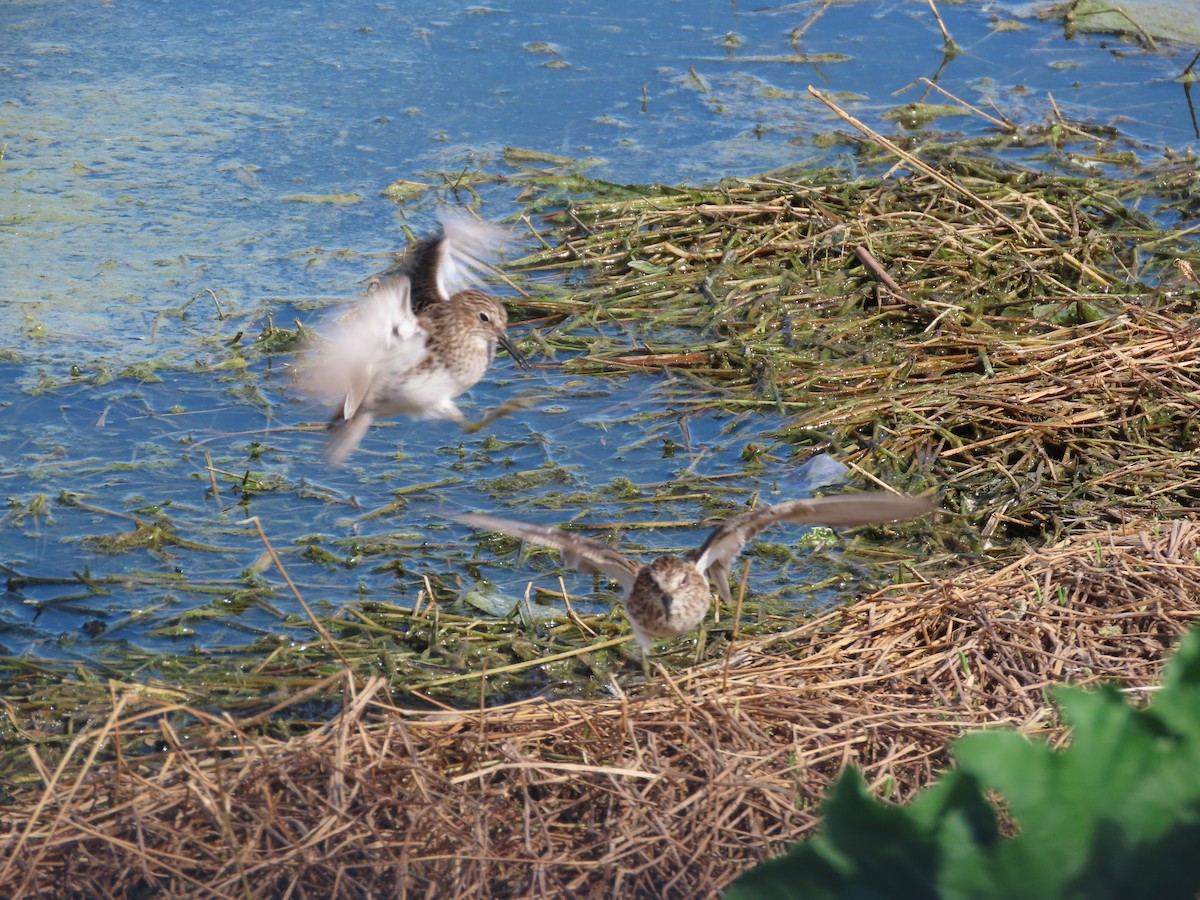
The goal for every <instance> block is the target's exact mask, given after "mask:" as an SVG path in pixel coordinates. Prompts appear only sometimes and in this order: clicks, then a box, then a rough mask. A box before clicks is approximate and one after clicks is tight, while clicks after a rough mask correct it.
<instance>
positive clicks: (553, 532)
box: [446, 514, 638, 591]
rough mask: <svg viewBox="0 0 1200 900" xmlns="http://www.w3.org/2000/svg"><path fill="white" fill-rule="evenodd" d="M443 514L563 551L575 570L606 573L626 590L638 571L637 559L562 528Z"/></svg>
mask: <svg viewBox="0 0 1200 900" xmlns="http://www.w3.org/2000/svg"><path fill="white" fill-rule="evenodd" d="M446 518H448V519H453V520H454V521H456V522H462V523H463V524H464V525H470V526H472V527H474V528H479V529H482V530H485V531H499V532H501V533H502V534H507V535H511V536H512V537H515V538H520V539H521V540H524V541H529V542H530V543H531V544H540V545H541V546H543V547H553V548H554V549H555V550H559V551H561V552H562V555H563V561H564V562H565V563H566V564H567V565H568V566H570V567H571V568H572V569H574V570H575V571H577V572H583V573H584V574H587V575H592V574H596V573H599V574H602V575H607V576H608V577H609V578H611V579H613V580H614V581H616V582H618V583H619V584H620V585H621V587H623V588H624V589H625V590H626V591H629V590H630V589H631V588H632V587H633V579H634V577H635V576H636V575H637V572H638V565H637V564H636V563H634V562H632V561H631V560H629V559H626V558H625V557H624V556H622V555H621V554H620V553H618V552H617V551H616V550H614V549H612V548H611V547H609V546H608V545H607V544H602V543H600V542H599V541H593V540H592V539H591V538H585V537H580V536H579V535H576V534H570V533H569V532H566V531H563V530H562V529H561V528H552V527H550V526H548V525H530V524H527V523H525V522H515V521H513V520H512V519H498V518H496V517H495V516H483V515H477V514H462V515H459V514H447V515H446Z"/></svg>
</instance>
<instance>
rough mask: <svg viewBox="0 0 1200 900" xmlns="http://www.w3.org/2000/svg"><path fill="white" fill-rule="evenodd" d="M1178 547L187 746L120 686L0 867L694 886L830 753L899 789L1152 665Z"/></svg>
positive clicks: (1112, 546) (1114, 538)
mask: <svg viewBox="0 0 1200 900" xmlns="http://www.w3.org/2000/svg"><path fill="white" fill-rule="evenodd" d="M1197 552H1200V527H1198V526H1196V525H1195V524H1193V523H1183V522H1176V523H1174V524H1143V525H1142V526H1139V527H1132V526H1131V527H1127V528H1125V529H1121V530H1119V531H1115V530H1104V531H1100V532H1096V533H1093V534H1082V535H1079V536H1077V537H1075V538H1073V539H1071V540H1069V541H1066V542H1063V543H1062V544H1060V545H1058V546H1056V547H1054V548H1052V549H1049V550H1046V551H1042V552H1038V553H1030V554H1028V555H1026V556H1024V557H1022V558H1021V559H1019V560H1016V561H1014V562H1012V563H1010V564H1009V565H1007V566H1005V567H1003V568H1002V569H1000V570H998V571H994V570H991V569H990V568H989V567H987V566H977V567H975V568H972V569H970V570H968V571H966V572H964V573H961V574H960V575H959V576H958V577H956V578H955V579H953V581H938V582H932V583H929V584H908V585H901V586H897V587H895V588H891V589H888V590H886V591H881V592H879V593H877V594H875V595H873V596H870V597H867V598H864V599H862V600H861V601H859V602H858V603H856V604H854V605H853V606H851V607H848V608H846V609H842V610H837V611H834V612H831V613H829V614H827V615H825V616H823V617H821V618H818V619H815V620H812V621H809V622H805V623H804V624H803V625H801V626H800V627H798V628H796V629H795V630H793V631H790V632H786V633H782V634H778V635H774V636H771V637H767V638H762V639H759V640H756V641H750V642H745V643H741V644H738V645H736V646H735V647H734V648H732V650H733V655H732V658H731V659H729V660H727V661H724V662H719V663H715V664H712V665H710V666H708V667H705V668H701V669H695V670H692V671H687V672H676V673H669V672H666V671H665V670H662V669H660V670H659V672H658V674H659V676H660V678H661V683H660V684H659V685H657V686H654V687H649V688H645V689H642V690H639V691H638V692H637V693H636V694H626V693H624V692H621V691H619V690H618V693H619V696H618V697H616V698H614V699H609V700H592V701H574V700H563V701H558V702H545V701H528V702H523V703H516V704H511V705H507V706H503V707H500V708H494V709H488V710H485V711H482V712H479V711H476V712H471V711H463V712H456V713H441V714H439V713H434V714H430V713H429V712H427V711H413V710H404V709H399V708H397V707H396V706H394V705H393V704H392V703H391V702H390V701H389V700H388V698H387V696H386V692H385V685H384V682H383V681H382V679H378V678H374V679H369V680H367V681H366V682H365V683H356V681H355V679H354V678H353V677H350V676H340V677H339V682H340V684H341V686H342V687H343V688H344V689H345V710H344V712H343V713H342V714H341V715H340V716H338V717H337V718H336V719H335V720H334V721H332V722H330V723H329V724H328V725H326V726H325V727H322V728H319V729H316V730H314V731H312V732H311V733H309V734H306V735H304V736H302V737H297V738H292V739H283V740H281V739H269V738H265V737H263V736H261V735H260V734H257V733H256V731H255V730H254V729H252V728H249V727H241V726H239V725H237V724H233V723H226V724H222V723H219V722H213V721H211V720H210V721H209V723H208V724H205V725H203V726H201V727H196V728H193V729H192V739H191V741H190V742H189V741H188V740H186V739H185V738H184V737H183V736H182V735H180V734H177V733H176V732H175V731H174V730H173V729H172V728H171V727H170V726H169V725H168V724H167V722H168V717H169V715H170V714H171V713H172V712H174V710H175V708H176V707H174V706H173V705H167V704H162V703H154V702H148V701H146V700H145V699H144V698H139V697H138V696H137V695H136V694H135V693H132V692H131V693H128V694H124V695H121V696H120V697H119V699H117V700H116V701H115V703H114V705H113V711H112V714H111V716H110V717H109V718H108V720H107V721H104V722H98V723H97V724H96V725H95V726H93V728H92V729H91V730H90V731H89V732H88V733H87V734H86V735H83V736H81V737H80V738H79V739H77V740H76V741H75V743H74V745H73V748H72V750H73V753H71V754H69V755H68V758H67V759H66V760H64V763H66V765H65V766H64V767H62V768H60V770H58V771H55V772H51V771H49V770H46V769H43V770H42V772H41V780H42V781H43V785H42V786H41V787H40V788H39V789H38V790H36V791H35V790H32V789H27V790H28V791H29V796H28V798H27V800H26V801H25V802H23V803H22V804H20V805H19V806H18V807H15V808H10V809H9V810H8V812H7V813H6V816H5V826H4V834H3V836H2V837H0V858H3V859H4V860H5V863H4V866H3V871H2V872H0V876H2V877H3V879H4V883H6V884H8V885H11V886H14V887H18V890H17V893H18V894H20V895H24V896H58V895H60V892H61V888H62V885H63V884H64V883H66V882H70V883H75V884H87V885H89V888H90V889H92V890H93V891H94V894H95V895H98V896H128V895H131V894H137V893H141V892H144V891H147V890H150V891H153V892H161V893H168V894H170V895H190V896H216V897H225V896H229V897H233V896H255V897H266V896H286V895H295V896H313V895H321V896H335V895H337V896H367V895H390V894H393V893H396V894H401V895H416V896H420V895H424V894H426V893H430V892H439V891H440V890H445V889H446V888H447V886H451V885H452V886H454V888H455V889H456V891H457V893H459V894H460V895H462V896H479V897H483V896H496V895H514V896H517V895H540V896H567V895H571V896H611V895H612V893H613V892H619V893H621V894H622V895H626V896H637V895H642V894H645V895H656V896H664V897H695V896H704V895H706V894H711V893H712V892H714V891H716V890H718V889H719V888H721V887H722V886H723V885H725V884H727V883H728V882H729V881H730V880H731V879H732V878H733V877H734V876H735V875H736V874H737V873H738V872H739V871H740V870H741V869H743V868H744V867H745V866H746V865H747V864H748V863H749V862H750V861H752V860H754V859H756V858H758V857H761V856H763V855H764V854H768V853H771V852H776V851H779V850H780V849H782V848H783V847H784V846H785V844H786V843H787V842H789V841H792V840H795V839H796V838H798V837H801V836H803V835H804V834H805V833H806V832H807V831H808V830H810V829H811V828H812V827H814V825H815V823H816V821H817V819H816V810H815V805H816V803H817V802H818V801H819V799H820V797H821V795H822V793H823V791H824V789H825V788H826V786H827V785H828V784H829V783H830V781H831V780H832V779H833V778H834V777H836V775H837V774H838V773H839V772H840V771H841V769H842V768H843V767H844V766H845V765H846V764H847V763H854V764H856V765H858V766H861V767H862V768H863V770H864V772H865V774H866V776H867V778H868V780H869V781H870V783H871V784H872V785H873V786H874V787H876V788H877V789H879V790H882V791H884V792H885V793H887V794H888V795H889V796H891V797H893V798H895V799H898V800H903V799H904V798H906V797H908V796H910V795H911V794H912V793H913V792H914V791H915V790H917V789H919V788H920V787H921V786H922V785H924V784H926V783H927V782H928V781H929V779H930V778H931V776H932V775H933V774H934V773H935V772H936V771H937V770H938V769H939V768H941V767H942V766H944V765H945V763H946V746H947V743H948V742H950V741H951V740H953V738H954V737H956V736H957V735H959V734H961V733H962V731H963V730H964V728H970V727H975V726H980V725H991V724H1006V725H1015V726H1018V727H1020V728H1022V729H1025V730H1026V731H1028V732H1029V733H1050V734H1052V735H1053V734H1055V724H1054V722H1055V719H1054V713H1053V709H1052V707H1051V705H1050V703H1049V700H1048V697H1047V688H1049V687H1051V686H1052V685H1054V684H1059V683H1062V682H1064V681H1071V682H1074V683H1083V684H1087V683H1092V682H1095V681H1097V680H1101V679H1117V680H1119V681H1121V682H1123V683H1125V684H1127V685H1129V686H1130V687H1145V686H1148V685H1150V684H1151V683H1152V682H1153V680H1154V678H1155V676H1156V673H1157V672H1158V670H1159V665H1160V662H1161V659H1162V657H1163V656H1164V655H1165V654H1166V653H1167V652H1168V651H1169V649H1170V648H1171V647H1172V646H1173V645H1174V643H1175V642H1176V640H1177V639H1178V637H1179V635H1180V633H1181V632H1182V631H1183V630H1185V629H1186V628H1187V627H1188V625H1189V623H1190V622H1191V621H1192V620H1194V618H1195V617H1196V616H1197V614H1198V611H1200V607H1198V605H1197V602H1196V601H1197V597H1200V565H1197V564H1196V554H1197ZM133 735H136V736H137V739H136V740H133V739H132V736H133ZM151 739H157V741H158V742H159V746H160V747H161V748H162V749H161V750H160V752H157V753H154V754H152V755H149V756H147V755H145V746H144V745H145V744H146V743H148V742H149V741H150V740H151ZM139 747H140V752H139ZM117 748H124V749H123V750H122V751H121V752H119V753H118V754H117V755H116V756H115V758H114V756H113V753H114V751H115V750H116V749H117ZM32 752H33V755H34V756H35V757H36V755H37V754H36V751H32ZM101 753H103V755H105V756H107V757H108V758H109V761H107V762H104V763H100V762H98V761H97V758H98V755H99V754H101Z"/></svg>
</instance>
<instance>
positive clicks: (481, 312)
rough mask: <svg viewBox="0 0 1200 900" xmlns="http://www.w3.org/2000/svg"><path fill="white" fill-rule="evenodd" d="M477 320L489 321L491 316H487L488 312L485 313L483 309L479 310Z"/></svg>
mask: <svg viewBox="0 0 1200 900" xmlns="http://www.w3.org/2000/svg"><path fill="white" fill-rule="evenodd" d="M479 321H480V322H490V321H492V320H491V318H490V317H489V316H488V314H487V313H485V312H483V311H480V313H479Z"/></svg>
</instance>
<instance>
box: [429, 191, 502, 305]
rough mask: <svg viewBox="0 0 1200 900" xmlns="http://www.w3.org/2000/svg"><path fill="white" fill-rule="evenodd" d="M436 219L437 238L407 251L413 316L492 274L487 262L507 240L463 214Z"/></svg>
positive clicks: (447, 211)
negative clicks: (437, 227)
mask: <svg viewBox="0 0 1200 900" xmlns="http://www.w3.org/2000/svg"><path fill="white" fill-rule="evenodd" d="M439 218H440V219H441V222H442V233H441V235H440V236H439V237H436V238H431V239H429V240H424V241H420V242H419V243H418V244H417V245H416V246H415V247H414V248H413V249H412V250H411V251H410V253H411V259H410V261H409V263H408V274H409V277H410V278H411V279H412V281H413V306H414V307H415V308H416V310H417V312H420V311H421V310H423V309H424V308H425V307H426V306H428V305H429V304H430V303H438V302H441V301H446V300H449V299H450V298H451V297H453V296H454V295H455V294H457V293H458V292H459V291H465V290H467V289H468V288H472V287H476V286H477V285H478V284H479V283H480V281H481V279H480V275H481V274H486V273H491V274H495V272H496V269H495V267H494V266H492V265H491V264H490V263H489V262H488V260H489V259H491V258H493V257H495V255H496V253H497V252H498V251H499V249H500V245H501V244H503V243H504V241H505V239H506V237H507V234H506V233H505V232H504V231H503V230H502V229H500V228H498V227H496V226H495V225H491V224H489V223H486V222H480V221H479V220H478V219H473V218H471V217H470V216H469V215H467V214H466V213H462V212H455V211H453V210H450V209H444V210H442V212H441V213H440V214H439Z"/></svg>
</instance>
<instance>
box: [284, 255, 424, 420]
mask: <svg viewBox="0 0 1200 900" xmlns="http://www.w3.org/2000/svg"><path fill="white" fill-rule="evenodd" d="M324 330H325V331H326V334H325V335H324V340H322V342H321V343H320V344H318V345H317V346H316V347H315V348H314V350H313V351H312V352H311V353H310V354H308V355H307V357H306V359H305V360H304V362H303V363H302V364H301V367H300V375H299V381H300V386H301V388H302V389H303V390H304V391H305V393H307V394H309V395H310V396H312V397H314V398H315V399H318V400H320V401H321V402H323V403H337V404H338V408H337V411H336V413H335V418H341V419H349V418H351V417H352V416H353V415H354V413H355V412H356V411H357V410H358V407H359V405H360V404H361V403H362V402H363V399H364V398H365V397H366V395H367V392H368V391H369V390H370V387H371V383H372V381H373V380H374V378H375V374H376V373H377V372H378V371H379V369H380V368H381V366H382V365H383V363H384V362H385V361H389V362H390V364H391V366H392V368H396V369H400V370H404V369H408V368H411V367H412V366H415V365H416V364H417V363H419V362H420V361H421V360H422V359H423V358H424V356H425V354H426V353H427V352H428V351H427V349H426V346H425V336H426V335H425V330H424V329H423V328H422V327H421V323H420V322H419V320H418V319H417V316H416V314H415V313H414V312H413V308H412V285H411V284H410V282H409V280H408V279H407V278H406V277H404V276H401V277H399V278H393V279H392V280H390V281H387V282H385V283H383V284H381V285H380V286H379V287H378V288H377V289H376V290H375V291H374V292H373V293H371V294H368V295H367V296H366V297H365V298H363V299H362V300H361V301H359V303H358V304H357V305H355V306H354V308H353V309H351V310H350V311H349V312H348V313H344V314H343V315H342V316H341V317H340V318H339V319H337V320H336V321H335V322H334V323H333V325H332V326H331V327H329V328H327V329H324Z"/></svg>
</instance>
